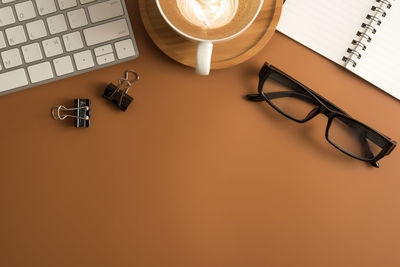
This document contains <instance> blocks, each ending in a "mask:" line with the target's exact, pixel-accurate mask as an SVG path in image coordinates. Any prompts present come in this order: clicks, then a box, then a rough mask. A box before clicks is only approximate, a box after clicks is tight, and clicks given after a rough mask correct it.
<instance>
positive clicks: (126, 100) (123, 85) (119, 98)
mask: <svg viewBox="0 0 400 267" xmlns="http://www.w3.org/2000/svg"><path fill="white" fill-rule="evenodd" d="M129 74H133V75H134V76H135V78H134V79H133V80H129ZM138 80H139V74H137V72H135V71H133V70H128V71H126V72H125V78H121V79H120V80H119V82H118V86H116V85H114V84H112V83H110V84H109V85H108V86H107V87H106V90H105V91H104V94H103V97H104V98H105V99H107V100H108V101H111V102H112V103H114V104H115V105H116V106H117V107H118V108H119V109H121V110H122V111H126V110H127V109H128V107H129V105H130V104H131V103H132V101H133V98H132V97H131V96H130V95H128V91H129V89H130V88H131V87H132V85H133V83H134V82H137V81H138Z"/></svg>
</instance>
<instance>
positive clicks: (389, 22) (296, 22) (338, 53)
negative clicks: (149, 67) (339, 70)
mask: <svg viewBox="0 0 400 267" xmlns="http://www.w3.org/2000/svg"><path fill="white" fill-rule="evenodd" d="M278 30H279V31H280V32H282V33H284V34H285V35H287V36H289V37H290V38H292V39H294V40H296V41H298V42H299V43H301V44H303V45H305V46H307V47H309V48H310V49H312V50H314V51H316V52H317V53H319V54H321V55H323V56H325V57H327V58H329V59H330V60H332V61H334V62H336V63H338V64H340V65H342V66H344V67H345V68H347V69H348V70H350V71H351V72H353V73H355V74H357V75H359V76H360V77H362V78H363V79H365V80H367V81H368V82H370V83H372V84H374V85H375V86H377V87H379V88H380V89H382V90H384V91H386V92H387V93H389V94H390V95H392V96H394V97H396V98H397V99H400V0H319V1H317V0H286V2H285V4H284V8H283V12H282V16H281V20H280V22H279V25H278Z"/></svg>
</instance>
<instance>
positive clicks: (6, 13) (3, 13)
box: [0, 6, 15, 27]
mask: <svg viewBox="0 0 400 267" xmlns="http://www.w3.org/2000/svg"><path fill="white" fill-rule="evenodd" d="M13 23H15V17H14V13H13V11H12V8H11V7H9V6H8V7H4V8H0V27H3V26H7V25H10V24H13Z"/></svg>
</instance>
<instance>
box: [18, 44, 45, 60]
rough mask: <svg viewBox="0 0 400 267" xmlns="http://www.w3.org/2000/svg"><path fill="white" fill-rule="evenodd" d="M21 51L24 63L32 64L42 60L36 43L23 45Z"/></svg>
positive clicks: (40, 51)
mask: <svg viewBox="0 0 400 267" xmlns="http://www.w3.org/2000/svg"><path fill="white" fill-rule="evenodd" d="M21 50H22V55H23V56H24V59H25V62H26V63H32V62H35V61H38V60H41V59H43V54H42V50H40V45H39V44H38V43H33V44H29V45H25V46H23V47H22V48H21Z"/></svg>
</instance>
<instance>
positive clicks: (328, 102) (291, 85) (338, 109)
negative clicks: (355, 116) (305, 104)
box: [271, 75, 350, 117]
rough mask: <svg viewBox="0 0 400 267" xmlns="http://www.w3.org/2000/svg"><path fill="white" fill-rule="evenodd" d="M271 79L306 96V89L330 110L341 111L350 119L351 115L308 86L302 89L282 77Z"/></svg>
mask: <svg viewBox="0 0 400 267" xmlns="http://www.w3.org/2000/svg"><path fill="white" fill-rule="evenodd" d="M271 78H272V79H274V80H277V81H278V82H279V83H280V84H282V85H284V86H286V87H288V88H290V89H293V90H295V91H297V92H300V93H302V94H304V93H303V90H304V89H306V90H308V91H309V92H310V93H312V94H313V95H314V96H316V97H317V98H318V99H319V101H321V102H322V103H324V104H325V105H327V106H328V107H329V108H330V109H333V110H336V111H339V112H340V113H342V114H345V115H347V116H349V117H350V115H349V114H347V113H346V112H345V111H344V110H342V109H341V108H339V107H337V106H336V105H335V104H333V103H332V102H330V101H329V100H327V99H326V98H324V97H323V96H321V95H319V94H318V93H316V92H315V91H313V90H311V89H310V88H308V87H307V86H304V85H302V86H303V87H304V88H302V87H301V86H300V85H297V84H295V83H294V82H293V81H291V80H289V79H287V78H284V77H281V76H280V75H279V76H274V77H271ZM298 83H299V82H298Z"/></svg>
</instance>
